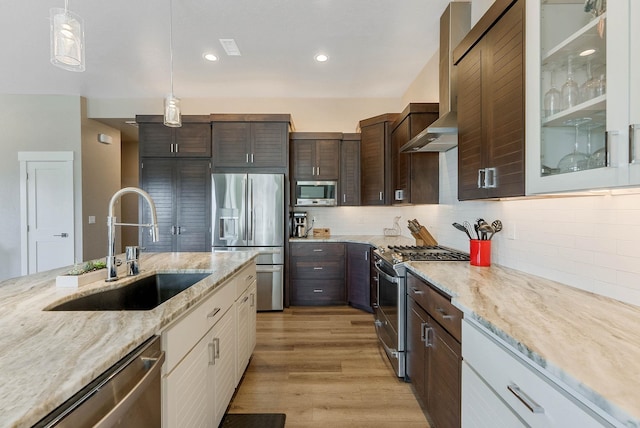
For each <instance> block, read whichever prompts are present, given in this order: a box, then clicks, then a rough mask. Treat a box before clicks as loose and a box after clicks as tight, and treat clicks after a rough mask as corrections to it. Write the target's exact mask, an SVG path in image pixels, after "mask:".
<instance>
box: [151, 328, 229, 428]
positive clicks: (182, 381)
mask: <svg viewBox="0 0 640 428" xmlns="http://www.w3.org/2000/svg"><path fill="white" fill-rule="evenodd" d="M212 340H213V335H212V333H211V332H210V333H209V334H207V335H205V336H204V337H203V338H202V339H201V340H200V341H199V342H198V343H197V345H196V346H195V347H194V348H193V349H192V350H191V352H189V353H188V354H187V355H186V356H185V358H184V359H183V360H182V361H181V362H180V364H178V365H177V366H176V367H175V369H174V370H173V371H172V372H171V373H169V374H168V375H166V376H164V378H163V385H162V387H163V388H162V389H163V405H162V408H163V421H164V422H163V426H164V427H165V428H184V427H212V428H215V427H217V426H218V425H217V424H215V423H214V416H215V413H214V411H215V397H214V394H215V389H214V383H213V377H212V376H213V372H212V371H211V369H210V367H211V366H210V363H211V362H212V361H213V358H212V357H213V355H212V354H211V343H212Z"/></svg>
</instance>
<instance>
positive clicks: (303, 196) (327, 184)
mask: <svg viewBox="0 0 640 428" xmlns="http://www.w3.org/2000/svg"><path fill="white" fill-rule="evenodd" d="M295 192H296V193H295V204H296V206H298V207H313V206H334V205H336V193H337V192H338V182H337V181H296V188H295Z"/></svg>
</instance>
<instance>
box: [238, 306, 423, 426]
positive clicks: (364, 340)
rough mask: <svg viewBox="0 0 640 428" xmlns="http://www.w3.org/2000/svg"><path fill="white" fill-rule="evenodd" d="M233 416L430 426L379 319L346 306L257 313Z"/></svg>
mask: <svg viewBox="0 0 640 428" xmlns="http://www.w3.org/2000/svg"><path fill="white" fill-rule="evenodd" d="M229 413H286V415H287V421H286V427H287V428H298V427H300V428H307V427H327V426H329V427H332V428H338V427H349V428H364V427H367V428H378V427H379V428H395V427H402V428H418V427H419V428H425V427H428V426H429V425H428V423H427V420H426V418H425V416H424V414H423V413H422V410H421V409H420V406H419V404H418V402H417V401H416V399H415V397H414V396H413V393H412V391H411V387H410V385H409V384H408V383H405V382H403V381H401V380H399V379H398V378H397V377H396V376H394V374H393V371H392V369H391V365H390V364H389V362H388V360H387V358H386V355H385V354H384V351H383V350H382V349H381V348H380V347H379V346H378V341H377V339H376V335H375V329H374V326H373V316H372V315H371V314H368V313H366V312H363V311H360V310H357V309H354V308H351V307H348V306H344V307H335V306H331V307H291V308H288V309H285V310H284V312H261V313H258V322H257V345H256V349H255V352H254V353H253V357H252V358H251V362H250V364H249V367H248V369H247V371H246V373H245V376H244V379H243V380H242V382H241V384H240V387H239V388H238V390H237V392H236V395H235V397H234V398H233V400H232V402H231V404H230V406H229Z"/></svg>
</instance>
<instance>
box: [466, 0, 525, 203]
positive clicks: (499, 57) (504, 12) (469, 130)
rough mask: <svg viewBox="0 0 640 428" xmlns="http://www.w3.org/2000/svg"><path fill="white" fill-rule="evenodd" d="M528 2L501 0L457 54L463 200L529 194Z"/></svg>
mask: <svg viewBox="0 0 640 428" xmlns="http://www.w3.org/2000/svg"><path fill="white" fill-rule="evenodd" d="M524 24H525V12H524V0H515V1H514V0H497V1H496V2H495V3H494V4H493V6H491V7H490V8H489V10H488V11H487V13H486V14H485V15H484V16H483V17H482V18H481V19H480V20H479V21H478V23H477V24H476V25H475V26H474V27H473V28H472V29H471V31H469V34H467V36H466V37H465V38H464V39H463V40H462V42H460V44H459V45H458V47H457V48H456V49H455V51H454V62H455V64H456V66H457V67H458V199H459V200H470V199H486V198H499V197H511V196H523V195H524V193H525V116H524V112H525V80H524V79H525V75H524V72H525V68H524V67H525V64H524V47H525V43H524Z"/></svg>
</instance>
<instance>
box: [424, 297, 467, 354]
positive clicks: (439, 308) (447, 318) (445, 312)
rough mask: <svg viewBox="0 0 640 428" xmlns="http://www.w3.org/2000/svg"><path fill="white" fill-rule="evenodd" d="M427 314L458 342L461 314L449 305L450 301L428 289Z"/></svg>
mask: <svg viewBox="0 0 640 428" xmlns="http://www.w3.org/2000/svg"><path fill="white" fill-rule="evenodd" d="M427 294H428V296H429V297H428V300H429V307H428V308H427V312H429V314H430V315H431V316H432V317H433V319H435V320H436V321H438V322H439V323H440V325H441V326H442V327H444V328H445V329H446V330H447V331H448V332H449V333H450V334H451V335H452V336H453V337H455V338H456V340H457V341H458V342H461V338H462V312H461V311H460V310H459V309H458V308H456V307H455V306H453V305H452V304H451V300H449V299H448V298H446V297H444V296H443V295H442V294H440V293H439V292H437V291H436V290H434V289H433V288H429V289H428V290H427Z"/></svg>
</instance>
